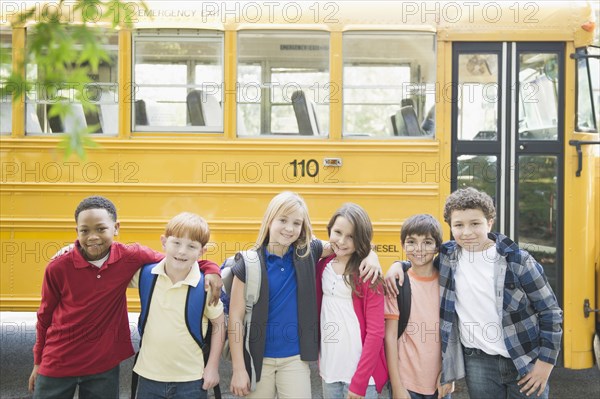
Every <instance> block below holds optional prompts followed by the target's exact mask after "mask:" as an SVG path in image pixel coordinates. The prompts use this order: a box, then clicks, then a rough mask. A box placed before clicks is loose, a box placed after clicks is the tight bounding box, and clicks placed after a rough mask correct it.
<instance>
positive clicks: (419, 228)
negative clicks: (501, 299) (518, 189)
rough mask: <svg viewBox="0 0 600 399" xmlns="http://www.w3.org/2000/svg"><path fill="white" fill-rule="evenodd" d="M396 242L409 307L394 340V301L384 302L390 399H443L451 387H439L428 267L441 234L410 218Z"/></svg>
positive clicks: (435, 287)
mask: <svg viewBox="0 0 600 399" xmlns="http://www.w3.org/2000/svg"><path fill="white" fill-rule="evenodd" d="M400 239H401V242H402V247H403V249H404V251H405V252H406V257H407V258H408V260H409V261H410V264H411V268H410V269H409V270H408V275H409V279H410V287H411V305H410V316H409V318H408V324H407V326H406V329H405V330H404V333H403V334H402V335H401V336H400V337H398V323H399V319H400V310H399V309H398V301H397V297H396V296H393V297H391V296H386V299H385V319H386V320H385V352H386V358H387V359H388V370H389V374H390V383H391V388H392V389H391V390H392V397H393V398H410V399H437V398H438V397H439V398H444V399H449V398H450V392H452V389H453V383H448V384H445V385H441V384H440V371H441V368H442V352H441V345H440V334H439V324H440V314H439V310H440V294H439V292H440V291H439V283H438V276H439V273H438V270H437V268H436V267H434V265H433V259H434V257H435V255H436V254H437V252H438V250H439V248H440V245H441V244H442V228H441V226H440V223H439V222H438V221H437V220H436V219H435V218H434V217H433V216H431V215H426V214H421V215H414V216H411V217H410V218H408V219H407V220H406V221H405V222H404V224H403V225H402V231H401V233H400ZM398 264H399V263H396V265H398ZM405 287H406V286H405ZM405 289H406V288H405Z"/></svg>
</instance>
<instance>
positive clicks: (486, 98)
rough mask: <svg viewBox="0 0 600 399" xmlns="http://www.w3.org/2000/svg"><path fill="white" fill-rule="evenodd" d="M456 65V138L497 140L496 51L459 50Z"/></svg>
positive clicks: (497, 94)
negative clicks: (473, 52) (494, 52)
mask: <svg viewBox="0 0 600 399" xmlns="http://www.w3.org/2000/svg"><path fill="white" fill-rule="evenodd" d="M458 69H459V71H458V80H459V81H458V86H457V88H458V92H457V101H458V104H457V107H458V118H457V135H458V139H459V140H465V141H471V140H484V141H492V140H497V136H498V134H497V132H498V96H499V93H498V55H497V54H483V53H477V54H459V56H458ZM488 193H489V192H488Z"/></svg>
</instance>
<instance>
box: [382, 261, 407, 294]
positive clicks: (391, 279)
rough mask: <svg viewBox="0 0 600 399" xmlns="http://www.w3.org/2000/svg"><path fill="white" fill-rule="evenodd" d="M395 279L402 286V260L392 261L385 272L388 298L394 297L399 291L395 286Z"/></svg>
mask: <svg viewBox="0 0 600 399" xmlns="http://www.w3.org/2000/svg"><path fill="white" fill-rule="evenodd" d="M396 280H398V284H400V285H401V286H402V284H404V270H403V269H402V262H398V261H396V262H394V263H392V265H391V266H390V268H389V269H388V271H387V273H386V274H385V288H387V292H388V296H389V297H390V298H396V297H397V296H398V294H399V293H400V292H398V287H396Z"/></svg>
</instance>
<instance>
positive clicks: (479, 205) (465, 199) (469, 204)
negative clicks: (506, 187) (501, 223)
mask: <svg viewBox="0 0 600 399" xmlns="http://www.w3.org/2000/svg"><path fill="white" fill-rule="evenodd" d="M467 209H479V210H481V211H482V212H483V214H484V216H485V218H486V219H487V220H490V219H495V218H496V207H495V206H494V200H493V199H492V197H490V196H489V195H488V194H486V193H484V192H483V191H479V190H476V189H474V188H473V187H467V188H461V189H460V190H456V191H455V192H453V193H452V194H450V195H449V196H448V198H447V199H446V205H445V206H444V221H446V223H448V225H451V220H450V216H451V215H452V212H453V211H464V210H467Z"/></svg>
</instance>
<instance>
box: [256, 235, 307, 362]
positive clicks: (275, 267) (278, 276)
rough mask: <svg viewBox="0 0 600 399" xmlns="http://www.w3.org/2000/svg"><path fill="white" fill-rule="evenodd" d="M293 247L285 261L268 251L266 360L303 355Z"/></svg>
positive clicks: (266, 255) (287, 253) (266, 254)
mask: <svg viewBox="0 0 600 399" xmlns="http://www.w3.org/2000/svg"><path fill="white" fill-rule="evenodd" d="M293 257H294V251H293V246H290V248H289V250H288V251H287V252H286V254H285V255H283V257H279V256H277V255H273V254H270V253H269V252H268V251H267V250H266V249H265V259H266V263H267V265H266V266H267V278H268V279H269V317H268V321H267V331H266V343H265V354H264V356H265V357H274V358H282V357H289V356H295V355H298V354H300V343H299V340H298V283H297V281H296V269H294V264H293Z"/></svg>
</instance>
